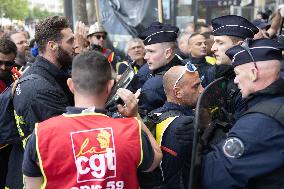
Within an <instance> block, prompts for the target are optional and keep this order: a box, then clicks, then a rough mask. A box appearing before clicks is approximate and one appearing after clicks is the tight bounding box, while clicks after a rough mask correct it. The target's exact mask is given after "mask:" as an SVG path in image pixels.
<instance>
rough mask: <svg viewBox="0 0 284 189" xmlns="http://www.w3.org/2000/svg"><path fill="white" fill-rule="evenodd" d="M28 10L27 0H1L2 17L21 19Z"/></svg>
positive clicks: (0, 13) (0, 12) (0, 11)
mask: <svg viewBox="0 0 284 189" xmlns="http://www.w3.org/2000/svg"><path fill="white" fill-rule="evenodd" d="M28 12H29V9H28V2H27V0H0V17H5V18H10V19H18V20H21V19H23V18H25V17H26V16H27V15H28Z"/></svg>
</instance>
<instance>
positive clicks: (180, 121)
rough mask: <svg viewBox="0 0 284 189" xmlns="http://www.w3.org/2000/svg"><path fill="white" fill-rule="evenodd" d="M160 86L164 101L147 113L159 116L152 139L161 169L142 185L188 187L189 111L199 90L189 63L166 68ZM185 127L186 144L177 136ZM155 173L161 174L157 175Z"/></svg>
mask: <svg viewBox="0 0 284 189" xmlns="http://www.w3.org/2000/svg"><path fill="white" fill-rule="evenodd" d="M163 86H164V90H165V93H166V96H167V101H166V103H165V104H164V105H163V106H162V107H161V108H158V109H156V110H154V111H152V112H151V113H152V114H156V115H158V116H159V118H158V119H159V123H158V124H157V125H156V140H157V142H158V144H159V145H160V146H161V149H162V152H163V159H162V163H161V166H160V167H159V168H157V169H156V170H155V171H154V173H152V174H153V175H152V178H153V180H151V181H149V180H147V182H146V183H147V184H149V183H151V184H153V182H160V183H159V184H157V183H155V186H162V188H171V189H174V188H188V177H189V168H190V167H189V166H190V159H191V158H190V155H191V147H192V139H193V127H192V124H191V126H190V123H191V122H192V120H193V116H194V112H193V110H192V109H193V108H194V107H195V105H196V102H197V99H198V97H199V95H200V93H201V92H202V91H203V88H202V86H201V84H200V79H199V74H198V72H197V71H196V68H195V67H194V66H193V65H191V64H189V65H186V66H174V67H172V68H171V69H169V70H168V71H167V72H166V73H165V75H164V77H163ZM185 125H186V126H188V127H192V129H190V128H187V132H188V135H191V137H188V140H190V141H187V143H183V142H180V138H179V136H180V135H179V134H178V133H179V130H180V129H181V128H182V126H185ZM183 134H184V133H183ZM159 173H162V174H161V175H159ZM159 176H160V177H159ZM161 177H163V178H161ZM158 178H160V179H158ZM144 187H145V188H148V187H149V186H144ZM142 188H143V187H142Z"/></svg>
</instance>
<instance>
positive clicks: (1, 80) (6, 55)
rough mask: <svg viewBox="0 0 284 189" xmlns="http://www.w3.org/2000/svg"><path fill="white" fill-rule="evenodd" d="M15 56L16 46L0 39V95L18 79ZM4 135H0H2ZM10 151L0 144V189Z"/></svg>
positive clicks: (4, 179) (10, 147) (4, 181)
mask: <svg viewBox="0 0 284 189" xmlns="http://www.w3.org/2000/svg"><path fill="white" fill-rule="evenodd" d="M16 55H17V47H16V45H15V44H14V43H13V42H12V41H10V40H8V39H6V38H1V39H0V93H2V92H3V91H4V90H5V88H6V87H7V86H9V85H10V84H11V83H13V82H14V80H15V79H16V78H17V77H18V75H17V73H16V72H14V71H13V69H12V68H13V66H14V63H15V62H14V60H15V57H16ZM3 134H4V133H1V135H3ZM11 150H12V145H8V144H1V143H0V188H1V189H2V188H5V183H6V175H7V171H8V160H9V156H10V153H11Z"/></svg>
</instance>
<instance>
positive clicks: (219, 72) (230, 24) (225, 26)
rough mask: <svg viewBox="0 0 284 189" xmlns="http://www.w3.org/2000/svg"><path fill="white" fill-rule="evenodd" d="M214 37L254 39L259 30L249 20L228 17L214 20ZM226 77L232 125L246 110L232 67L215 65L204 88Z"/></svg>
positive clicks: (203, 84)
mask: <svg viewBox="0 0 284 189" xmlns="http://www.w3.org/2000/svg"><path fill="white" fill-rule="evenodd" d="M212 27H213V35H214V36H234V37H238V38H241V39H245V38H253V36H254V34H256V33H257V32H258V28H257V27H255V26H254V25H253V24H252V23H250V22H249V21H248V20H247V19H245V18H243V17H241V16H236V15H226V16H221V17H218V18H215V19H213V20H212ZM220 77H225V78H227V82H226V91H227V94H226V95H225V96H227V97H228V98H227V99H226V103H225V106H226V107H224V108H225V110H226V111H227V112H226V113H227V115H226V117H227V121H228V122H229V123H230V124H233V123H235V120H237V119H238V117H239V116H240V115H241V114H242V112H243V111H245V110H246V108H247V105H246V101H245V100H243V99H242V98H241V93H240V91H239V89H238V87H237V86H236V85H235V84H234V78H235V73H234V71H233V68H232V66H230V65H214V66H213V67H210V68H209V69H208V70H207V72H206V73H205V74H204V79H203V80H202V86H203V87H206V86H207V85H209V84H210V83H211V82H213V81H214V80H216V79H218V78H220Z"/></svg>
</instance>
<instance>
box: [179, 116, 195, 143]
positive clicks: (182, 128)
mask: <svg viewBox="0 0 284 189" xmlns="http://www.w3.org/2000/svg"><path fill="white" fill-rule="evenodd" d="M193 135H194V117H193V116H182V117H179V118H178V126H177V127H176V130H175V136H176V139H177V141H178V142H179V143H181V144H190V143H192V142H193Z"/></svg>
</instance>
